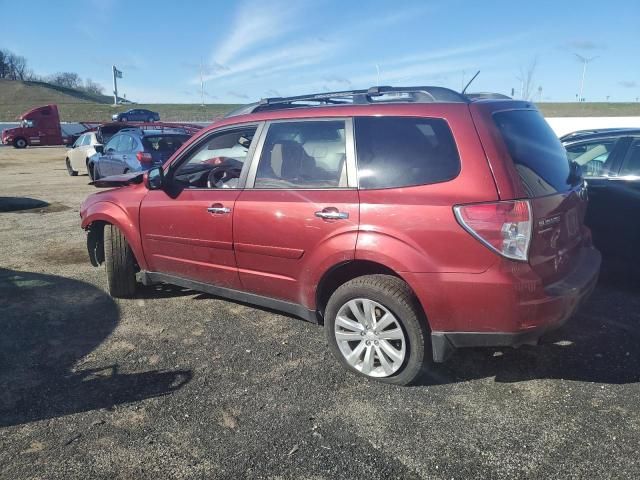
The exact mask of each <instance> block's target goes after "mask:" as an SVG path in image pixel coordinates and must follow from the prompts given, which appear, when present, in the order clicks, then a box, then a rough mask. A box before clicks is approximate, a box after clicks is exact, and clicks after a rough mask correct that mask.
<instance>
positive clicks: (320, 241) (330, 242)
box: [234, 119, 360, 308]
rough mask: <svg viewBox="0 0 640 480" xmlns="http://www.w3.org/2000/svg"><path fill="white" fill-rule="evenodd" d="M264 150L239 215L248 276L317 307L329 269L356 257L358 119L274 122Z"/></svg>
mask: <svg viewBox="0 0 640 480" xmlns="http://www.w3.org/2000/svg"><path fill="white" fill-rule="evenodd" d="M258 151H259V154H257V155H256V157H259V162H256V161H254V162H253V163H252V165H251V170H250V173H249V178H248V180H247V186H249V187H253V188H248V189H246V190H244V191H243V192H242V193H241V194H240V197H239V198H238V201H237V202H236V211H235V214H234V242H235V249H236V260H237V262H238V269H239V274H240V281H241V283H242V287H243V289H245V290H247V291H249V292H252V293H256V294H259V295H265V296H269V297H273V298H278V299H283V300H287V301H292V302H295V303H299V304H302V305H305V306H306V307H309V308H310V307H312V306H313V298H314V294H315V287H316V284H317V281H318V280H319V278H320V276H321V275H322V273H323V272H324V271H326V269H328V268H330V267H331V266H333V265H335V264H338V263H341V262H345V261H349V260H352V259H353V258H354V256H355V246H356V239H357V231H358V225H359V216H360V207H359V199H358V191H357V189H356V188H354V187H355V158H354V153H353V134H352V122H351V119H323V120H318V119H314V120H308V121H304V120H291V121H278V122H271V123H270V124H269V125H268V127H267V130H266V134H264V135H262V138H261V140H260V146H259V147H258Z"/></svg>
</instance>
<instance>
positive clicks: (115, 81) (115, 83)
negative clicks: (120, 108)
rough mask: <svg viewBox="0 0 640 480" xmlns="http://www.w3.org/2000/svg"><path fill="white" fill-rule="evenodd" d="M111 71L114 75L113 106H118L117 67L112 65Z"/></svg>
mask: <svg viewBox="0 0 640 480" xmlns="http://www.w3.org/2000/svg"><path fill="white" fill-rule="evenodd" d="M111 70H112V73H113V104H114V105H118V81H117V80H116V66H115V65H112V66H111Z"/></svg>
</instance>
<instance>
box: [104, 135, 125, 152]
mask: <svg viewBox="0 0 640 480" xmlns="http://www.w3.org/2000/svg"><path fill="white" fill-rule="evenodd" d="M121 138H122V135H116V136H114V137H112V138H111V140H109V141H108V142H107V144H106V145H105V147H104V151H105V152H108V151H109V150H113V151H117V150H118V143H120V139H121Z"/></svg>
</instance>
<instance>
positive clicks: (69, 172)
mask: <svg viewBox="0 0 640 480" xmlns="http://www.w3.org/2000/svg"><path fill="white" fill-rule="evenodd" d="M65 163H66V164H67V173H68V174H69V175H71V176H72V177H75V176H76V175H78V172H76V171H75V170H74V169H73V167H72V166H71V161H70V160H69V159H68V158H67V159H66V160H65Z"/></svg>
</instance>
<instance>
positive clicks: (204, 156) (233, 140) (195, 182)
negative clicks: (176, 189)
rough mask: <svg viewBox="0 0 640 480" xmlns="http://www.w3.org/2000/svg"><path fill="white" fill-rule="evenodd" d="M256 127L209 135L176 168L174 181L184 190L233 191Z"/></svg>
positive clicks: (236, 185)
mask: <svg viewBox="0 0 640 480" xmlns="http://www.w3.org/2000/svg"><path fill="white" fill-rule="evenodd" d="M255 133H256V127H254V126H250V127H242V128H238V129H233V130H228V131H224V132H219V133H215V134H213V135H212V136H211V137H210V138H209V139H208V140H206V141H205V142H204V143H203V144H202V145H201V146H200V147H198V148H197V149H196V150H195V151H193V152H192V153H190V154H189V156H188V158H187V159H186V160H185V161H184V162H182V163H181V164H180V166H179V167H178V168H177V170H176V172H175V175H174V180H175V181H176V183H177V184H179V185H181V186H182V187H185V188H237V187H238V182H239V179H240V173H241V172H242V168H243V166H244V163H245V160H246V159H247V155H248V153H249V149H250V148H251V144H252V142H253V139H254V136H255Z"/></svg>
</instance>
